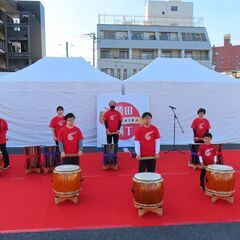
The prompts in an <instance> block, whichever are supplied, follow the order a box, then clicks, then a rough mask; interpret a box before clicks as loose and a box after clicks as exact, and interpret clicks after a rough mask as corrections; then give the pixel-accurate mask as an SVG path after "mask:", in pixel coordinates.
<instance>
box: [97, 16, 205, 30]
mask: <svg viewBox="0 0 240 240" xmlns="http://www.w3.org/2000/svg"><path fill="white" fill-rule="evenodd" d="M98 24H116V25H160V26H191V27H203V25H204V23H203V18H183V17H181V18H180V17H178V18H175V17H151V18H149V19H146V18H145V17H144V16H134V15H132V16H131V15H108V14H99V15H98Z"/></svg>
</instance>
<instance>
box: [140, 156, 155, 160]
mask: <svg viewBox="0 0 240 240" xmlns="http://www.w3.org/2000/svg"><path fill="white" fill-rule="evenodd" d="M151 159H157V158H156V157H155V156H152V157H151V156H150V157H141V158H140V160H151Z"/></svg>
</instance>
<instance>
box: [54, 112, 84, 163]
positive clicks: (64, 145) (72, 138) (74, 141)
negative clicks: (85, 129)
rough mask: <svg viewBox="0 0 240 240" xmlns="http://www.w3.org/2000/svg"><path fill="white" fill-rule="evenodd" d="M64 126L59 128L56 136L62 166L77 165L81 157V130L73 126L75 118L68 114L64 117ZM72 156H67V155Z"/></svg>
mask: <svg viewBox="0 0 240 240" xmlns="http://www.w3.org/2000/svg"><path fill="white" fill-rule="evenodd" d="M65 120H66V126H64V127H63V128H61V130H60V131H59V134H58V141H59V149H60V152H61V157H62V160H63V164H74V165H79V157H80V156H82V154H83V153H82V149H83V146H82V140H83V135H82V132H81V130H80V129H79V128H78V127H76V126H75V125H74V121H75V116H74V114H73V113H68V114H67V115H66V116H65ZM68 154H69V155H72V156H67V155H68Z"/></svg>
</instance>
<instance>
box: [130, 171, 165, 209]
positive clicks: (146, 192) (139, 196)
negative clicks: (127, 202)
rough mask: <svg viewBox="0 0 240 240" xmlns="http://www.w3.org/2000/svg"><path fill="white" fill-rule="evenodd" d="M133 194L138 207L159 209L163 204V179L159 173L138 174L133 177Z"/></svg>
mask: <svg viewBox="0 0 240 240" xmlns="http://www.w3.org/2000/svg"><path fill="white" fill-rule="evenodd" d="M132 192H133V199H134V202H135V204H136V205H137V206H138V207H159V206H161V205H162V203H163V192H164V186H163V178H162V177H161V175H160V174H158V173H150V172H144V173H137V174H135V176H134V177H133V187H132Z"/></svg>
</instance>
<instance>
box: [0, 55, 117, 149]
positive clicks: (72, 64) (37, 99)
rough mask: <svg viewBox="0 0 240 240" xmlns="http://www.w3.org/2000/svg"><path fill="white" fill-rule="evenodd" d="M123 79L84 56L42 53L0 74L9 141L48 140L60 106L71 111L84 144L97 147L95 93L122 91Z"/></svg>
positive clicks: (19, 143) (0, 96)
mask: <svg viewBox="0 0 240 240" xmlns="http://www.w3.org/2000/svg"><path fill="white" fill-rule="evenodd" d="M120 91H121V81H120V80H118V79H115V78H113V77H111V76H109V75H107V74H105V73H102V72H100V71H98V70H97V69H95V68H93V67H92V66H91V65H90V64H88V63H87V62H86V61H85V60H84V59H82V58H48V57H45V58H42V59H41V60H39V61H38V62H36V63H34V64H33V65H31V66H29V67H27V68H25V69H23V70H21V71H18V72H16V73H11V74H9V75H6V76H3V77H0V117H1V118H4V119H6V120H7V122H8V124H9V131H8V139H9V141H8V146H10V147H22V146H32V145H52V144H53V143H54V142H53V139H52V136H51V131H50V129H49V127H48V126H49V122H50V120H51V118H52V117H54V116H55V114H56V107H57V106H58V105H62V106H63V107H64V108H65V113H68V112H73V113H74V114H75V116H76V125H77V126H79V127H80V128H81V130H82V132H83V135H84V145H85V146H96V144H97V141H96V138H97V125H96V122H97V119H96V111H97V108H96V95H97V94H99V93H103V92H104V93H107V92H109V93H115V94H120Z"/></svg>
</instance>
